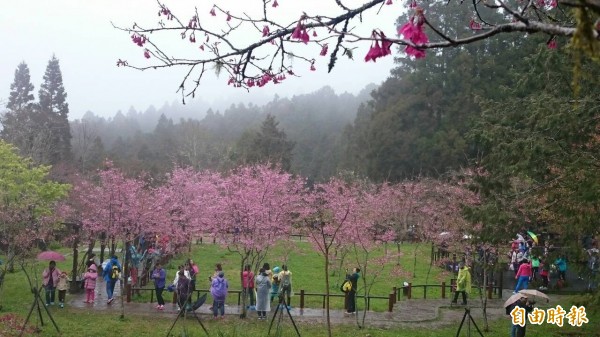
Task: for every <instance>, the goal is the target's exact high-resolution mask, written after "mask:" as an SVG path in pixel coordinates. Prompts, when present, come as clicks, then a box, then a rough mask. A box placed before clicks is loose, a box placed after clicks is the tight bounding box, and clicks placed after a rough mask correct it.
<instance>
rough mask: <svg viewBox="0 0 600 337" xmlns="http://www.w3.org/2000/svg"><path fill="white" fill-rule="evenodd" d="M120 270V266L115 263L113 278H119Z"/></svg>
mask: <svg viewBox="0 0 600 337" xmlns="http://www.w3.org/2000/svg"><path fill="white" fill-rule="evenodd" d="M119 272H120V270H119V266H117V265H113V266H112V270H111V272H110V278H111V279H113V280H116V279H118V278H119Z"/></svg>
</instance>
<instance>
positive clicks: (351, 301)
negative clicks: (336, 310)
mask: <svg viewBox="0 0 600 337" xmlns="http://www.w3.org/2000/svg"><path fill="white" fill-rule="evenodd" d="M359 278H360V268H354V269H352V274H350V275H346V279H348V280H349V281H350V283H352V288H351V289H350V291H348V292H347V295H346V314H354V313H355V312H356V291H357V290H358V279H359Z"/></svg>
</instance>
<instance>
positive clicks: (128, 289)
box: [125, 283, 131, 303]
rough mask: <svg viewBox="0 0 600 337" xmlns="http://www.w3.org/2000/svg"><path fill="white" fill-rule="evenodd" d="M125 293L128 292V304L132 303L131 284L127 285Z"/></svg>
mask: <svg viewBox="0 0 600 337" xmlns="http://www.w3.org/2000/svg"><path fill="white" fill-rule="evenodd" d="M125 291H126V292H127V303H129V302H131V284H129V283H127V284H126V285H125Z"/></svg>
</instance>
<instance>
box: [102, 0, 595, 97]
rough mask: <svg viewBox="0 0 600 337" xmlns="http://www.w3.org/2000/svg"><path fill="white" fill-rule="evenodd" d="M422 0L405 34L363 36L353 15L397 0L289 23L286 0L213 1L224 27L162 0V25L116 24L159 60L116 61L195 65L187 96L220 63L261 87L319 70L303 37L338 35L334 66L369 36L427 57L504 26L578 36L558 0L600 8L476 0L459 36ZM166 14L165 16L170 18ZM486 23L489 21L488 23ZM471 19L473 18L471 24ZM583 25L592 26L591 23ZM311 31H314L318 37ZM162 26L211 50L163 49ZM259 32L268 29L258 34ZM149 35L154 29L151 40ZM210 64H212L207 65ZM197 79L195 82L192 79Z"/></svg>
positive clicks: (320, 42)
mask: <svg viewBox="0 0 600 337" xmlns="http://www.w3.org/2000/svg"><path fill="white" fill-rule="evenodd" d="M416 1H420V0H412V1H411V2H410V8H411V10H413V11H414V14H413V15H412V16H410V18H409V23H407V24H405V25H403V26H401V27H398V36H397V37H395V38H394V37H393V38H390V37H388V36H386V35H385V34H384V32H382V31H380V30H374V31H373V33H372V34H371V35H370V36H364V35H361V34H359V33H354V32H353V28H355V27H352V28H350V27H351V26H350V23H351V21H353V20H355V19H357V20H358V21H359V23H362V15H363V14H364V13H366V12H368V11H370V10H373V11H375V7H376V6H377V7H379V9H378V10H377V12H379V11H380V10H381V9H382V8H383V6H384V5H391V4H392V1H390V0H365V2H364V3H363V4H362V5H361V6H358V7H356V8H350V7H348V6H346V5H345V4H344V3H343V2H342V1H341V0H335V3H336V5H337V7H338V9H339V10H340V11H341V12H339V13H338V14H337V15H333V16H326V15H308V14H306V13H304V14H303V15H301V17H300V18H298V19H296V20H291V22H289V23H281V22H278V21H277V20H273V19H272V17H270V16H269V15H270V14H272V13H273V11H274V10H275V8H276V7H278V6H279V4H278V2H277V0H262V14H261V15H260V16H262V17H260V16H259V17H253V16H252V15H250V14H248V13H246V12H242V13H241V14H236V13H233V11H230V10H226V9H225V8H222V7H220V6H217V5H213V7H212V9H211V10H210V12H209V13H210V15H211V16H213V17H216V16H217V15H218V16H220V17H222V16H225V17H226V18H225V23H224V24H221V25H222V26H223V28H218V24H217V23H215V24H214V25H212V24H211V25H212V26H211V27H209V26H208V25H207V23H206V22H207V21H206V20H202V21H201V20H200V15H199V11H198V9H197V8H195V9H194V11H193V13H194V15H193V16H192V18H191V19H190V20H189V22H188V23H187V24H186V20H182V19H181V18H180V17H178V16H176V15H175V14H174V13H172V12H171V11H170V10H169V9H168V8H167V6H166V5H165V3H164V2H161V1H160V0H158V1H157V3H158V6H159V16H160V17H161V20H160V21H159V22H158V24H157V26H156V27H150V28H144V27H141V26H140V25H138V24H134V25H133V27H132V28H123V27H119V26H116V25H115V24H113V27H115V28H116V29H119V30H122V31H124V32H127V33H128V34H130V35H131V38H132V40H133V42H134V43H136V44H137V45H138V46H139V47H142V48H144V52H143V54H144V57H145V58H147V59H151V58H156V62H154V63H153V64H150V65H132V64H130V63H129V62H128V61H126V60H121V59H120V60H119V61H118V62H117V65H118V66H124V67H129V68H133V69H137V70H147V69H159V68H168V67H174V66H183V67H188V68H189V70H188V72H187V73H186V75H185V76H184V78H183V80H182V82H181V83H180V85H179V89H178V91H181V94H182V98H183V99H184V101H185V97H188V96H190V95H191V96H192V97H193V96H194V95H195V92H196V89H197V87H198V86H199V85H200V81H201V79H202V77H203V76H204V75H205V73H206V70H207V69H209V68H213V69H214V70H215V72H216V73H217V75H218V74H219V73H221V72H222V71H223V70H225V73H226V74H227V75H228V76H229V78H228V79H227V83H228V84H229V85H233V86H235V87H241V88H245V89H247V90H248V89H250V88H251V87H254V86H259V87H262V86H264V85H266V84H268V83H279V82H281V81H282V80H285V79H286V78H287V76H297V75H296V74H295V73H294V71H293V70H292V62H293V60H294V59H296V60H300V61H302V62H303V63H306V64H308V65H309V66H310V70H316V69H315V58H314V57H312V56H309V55H310V53H311V50H309V49H304V50H301V49H300V48H301V47H302V46H303V45H317V46H319V47H320V48H321V53H320V54H321V56H325V55H326V54H327V51H328V50H327V49H328V46H327V43H326V41H328V40H329V39H335V47H334V49H333V51H332V53H331V54H330V55H329V63H328V71H329V72H331V71H332V69H333V68H334V67H335V63H336V62H337V60H338V54H339V51H340V50H343V54H344V55H347V56H348V57H349V58H350V59H352V58H353V57H352V56H353V55H352V54H353V52H352V49H350V48H348V46H347V45H346V44H348V43H358V42H361V41H370V43H371V49H370V50H369V53H368V54H367V56H366V57H365V61H370V60H373V61H375V60H376V59H377V58H379V57H384V56H387V55H390V54H391V45H393V44H396V45H400V46H405V50H404V51H405V53H406V54H407V55H408V56H413V57H415V58H421V57H425V51H426V50H428V49H438V48H449V47H456V46H460V45H464V44H469V43H473V42H476V41H480V40H484V39H488V38H491V37H493V36H495V35H498V34H506V33H544V34H547V35H549V36H550V40H549V42H550V41H553V40H554V37H555V36H566V37H572V36H574V35H575V32H576V31H577V29H578V27H577V25H578V23H577V21H576V20H575V19H574V18H573V17H572V15H571V14H570V13H566V12H564V11H563V10H562V8H560V6H559V7H558V10H557V11H555V12H556V13H558V14H559V15H557V16H554V12H550V11H551V10H552V9H554V8H557V6H558V5H564V6H567V7H580V8H588V9H590V10H592V11H595V12H597V13H600V0H527V1H526V2H524V3H517V4H516V5H512V4H509V3H508V2H505V1H497V2H487V1H481V0H473V1H472V4H471V5H470V7H472V11H473V19H471V23H470V24H469V25H468V26H469V27H470V28H471V30H472V31H473V32H474V33H475V34H473V35H469V36H465V37H458V38H457V37H450V36H449V35H448V34H446V33H445V30H444V27H443V26H436V25H435V24H433V22H434V21H431V20H429V19H431V18H427V13H425V11H424V10H423V9H421V8H420V7H418V4H417V2H416ZM484 8H485V9H486V10H488V11H491V12H496V11H502V12H504V14H506V15H505V17H508V20H510V19H511V18H512V19H513V20H516V21H514V22H504V23H502V22H500V23H492V22H489V21H486V20H484V19H483V17H484V16H483V15H482V13H481V11H482V9H484ZM559 16H560V17H559ZM162 18H165V19H166V20H165V21H163V19H162ZM475 20H478V21H479V22H477V21H475ZM353 22H354V21H353ZM481 23H483V27H482V25H481ZM340 24H342V25H343V27H342V28H341V29H339V27H338V25H340ZM261 26H262V27H261ZM465 26H467V25H466V24H465ZM424 27H427V28H428V29H430V30H431V31H432V32H433V34H434V35H433V36H434V37H437V39H434V40H432V41H430V39H429V37H428V36H427V35H426V32H425V30H424ZM581 27H586V28H587V29H590V28H589V27H590V26H589V25H588V26H581ZM248 28H250V29H248ZM317 28H325V29H326V30H327V33H326V35H325V36H324V37H317ZM591 29H592V32H590V33H591V34H589V35H590V36H591V37H592V38H593V39H596V40H598V39H599V31H600V26H598V24H597V23H595V24H594V25H593V28H591ZM240 31H243V32H252V31H255V32H256V33H257V38H256V40H254V41H251V42H247V41H248V38H247V37H244V39H243V41H239V39H238V36H236V35H235V34H234V33H237V32H240ZM309 32H310V33H312V37H311V36H310V35H309ZM465 32H466V31H465ZM158 33H164V34H166V35H168V34H173V33H178V34H179V35H180V37H181V38H182V39H188V40H189V41H190V43H196V40H198V44H197V46H198V45H199V49H200V50H201V52H199V53H202V51H204V52H205V54H206V56H204V57H195V56H194V57H191V58H182V57H178V56H170V55H172V53H171V52H168V51H167V50H166V49H164V48H165V45H164V43H163V42H162V41H161V42H160V43H159V42H158V40H155V39H157V38H158V37H157V35H158ZM259 34H261V35H262V36H261V37H259V36H260V35H259ZM150 36H152V40H151V38H150ZM392 36H393V35H392ZM459 36H460V35H459ZM270 45H273V46H275V48H274V50H271V49H269V48H268V46H270ZM207 65H210V66H212V67H208V68H207V67H206V66H207ZM197 72H199V73H198V75H197V76H194V79H193V80H192V74H196V73H197ZM190 82H191V83H192V85H191V88H189V86H188V83H190Z"/></svg>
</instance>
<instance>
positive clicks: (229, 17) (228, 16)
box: [225, 12, 231, 21]
mask: <svg viewBox="0 0 600 337" xmlns="http://www.w3.org/2000/svg"><path fill="white" fill-rule="evenodd" d="M225 21H231V15H230V14H229V12H227V18H225Z"/></svg>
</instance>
